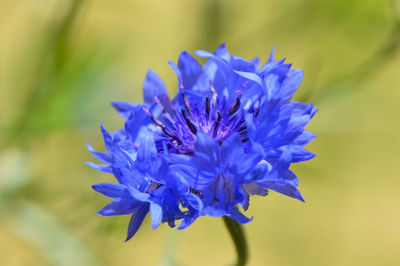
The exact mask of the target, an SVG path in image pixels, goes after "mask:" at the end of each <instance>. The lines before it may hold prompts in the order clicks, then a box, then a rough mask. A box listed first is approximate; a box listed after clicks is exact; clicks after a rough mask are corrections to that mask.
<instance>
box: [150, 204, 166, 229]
mask: <svg viewBox="0 0 400 266" xmlns="http://www.w3.org/2000/svg"><path fill="white" fill-rule="evenodd" d="M162 214H163V211H162V208H161V206H160V205H158V204H156V203H151V204H150V215H151V227H152V228H153V230H154V229H156V228H157V227H158V226H159V225H160V223H161V220H162Z"/></svg>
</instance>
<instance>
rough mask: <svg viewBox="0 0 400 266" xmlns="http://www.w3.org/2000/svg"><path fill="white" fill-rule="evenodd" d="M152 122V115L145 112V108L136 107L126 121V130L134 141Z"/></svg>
mask: <svg viewBox="0 0 400 266" xmlns="http://www.w3.org/2000/svg"><path fill="white" fill-rule="evenodd" d="M149 123H151V119H150V117H149V116H148V115H147V114H146V113H145V112H144V110H143V108H142V107H141V108H136V109H135V110H133V112H131V113H130V115H129V118H128V119H127V120H126V122H125V130H126V132H127V133H128V134H129V135H130V136H131V138H132V141H133V142H136V140H137V139H138V138H139V137H140V136H141V135H143V134H145V133H146V132H147V130H145V129H144V127H145V126H147V125H148V124H149Z"/></svg>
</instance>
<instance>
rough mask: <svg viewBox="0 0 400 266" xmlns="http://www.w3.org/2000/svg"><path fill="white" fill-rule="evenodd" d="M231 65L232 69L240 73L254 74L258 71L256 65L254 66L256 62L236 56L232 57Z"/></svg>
mask: <svg viewBox="0 0 400 266" xmlns="http://www.w3.org/2000/svg"><path fill="white" fill-rule="evenodd" d="M230 63H231V65H232V68H233V69H234V70H237V71H239V72H241V71H243V72H252V73H254V72H255V71H256V65H255V64H254V62H252V61H247V60H246V59H244V58H241V57H239V56H236V55H232V57H231V60H230Z"/></svg>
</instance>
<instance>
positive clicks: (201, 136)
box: [88, 44, 316, 240]
mask: <svg viewBox="0 0 400 266" xmlns="http://www.w3.org/2000/svg"><path fill="white" fill-rule="evenodd" d="M195 54H196V55H197V56H198V57H205V58H208V60H207V62H206V63H205V64H204V66H202V65H200V64H199V63H198V62H197V61H196V60H195V59H194V57H192V56H191V55H190V54H189V53H187V52H182V53H181V54H180V56H179V58H178V63H177V64H175V63H173V62H169V64H170V66H171V67H172V69H173V70H174V71H175V73H176V75H177V77H178V90H179V92H178V93H177V95H176V96H175V97H173V98H171V97H169V96H168V93H167V89H166V86H165V85H164V83H163V81H162V80H161V79H160V78H159V76H158V75H157V74H156V73H155V72H153V71H151V70H149V71H148V73H147V76H146V79H145V81H144V84H143V98H144V103H143V104H132V103H127V102H114V103H112V105H113V106H114V107H115V108H116V109H117V110H118V112H119V113H120V115H121V116H122V117H123V118H124V119H125V120H126V122H125V125H124V127H123V128H121V129H120V130H118V131H116V132H113V133H109V132H107V131H106V129H105V128H104V127H103V126H101V131H102V134H103V138H104V143H105V147H106V150H107V153H104V152H98V151H95V150H94V149H93V148H92V147H91V146H90V144H88V149H89V150H90V152H91V153H92V154H93V155H94V156H95V157H96V158H97V159H98V160H100V161H102V162H103V163H104V164H94V163H88V164H89V165H90V166H91V167H93V168H94V169H96V170H99V171H103V172H107V173H111V174H113V175H114V176H115V178H116V179H117V181H118V183H101V184H96V185H94V186H93V189H94V190H96V191H97V192H99V193H101V194H103V195H105V196H107V197H110V198H112V199H113V201H112V202H111V203H109V204H108V205H106V206H105V207H104V208H103V209H102V210H100V211H99V212H98V214H100V215H104V216H115V215H126V214H129V215H131V220H130V223H129V227H128V235H127V238H126V240H129V239H130V238H131V237H132V236H133V235H134V234H135V233H136V232H137V230H138V229H139V227H140V225H141V224H142V222H143V219H144V218H145V216H146V215H147V213H150V215H151V221H152V227H153V229H154V228H156V227H158V226H159V225H160V223H164V222H167V223H168V225H169V226H171V227H174V226H175V222H176V221H177V220H181V222H180V224H179V227H178V229H183V228H186V227H187V226H189V225H190V224H192V223H193V222H194V221H195V220H196V219H197V218H198V217H200V216H205V215H209V216H212V217H222V216H226V217H229V218H231V219H233V220H236V221H237V222H238V223H242V224H243V223H247V222H250V221H251V219H252V218H249V217H247V216H245V215H244V214H243V213H242V212H243V211H246V210H247V209H248V207H249V204H250V198H251V196H252V195H261V196H266V195H267V194H268V192H269V190H273V191H276V192H279V193H281V194H284V195H286V196H289V197H292V198H295V199H298V200H301V201H304V199H303V197H302V195H301V193H300V191H299V190H298V188H297V187H298V185H299V181H298V179H297V177H296V175H295V174H294V173H293V172H292V171H291V170H290V166H291V164H292V163H297V162H301V161H305V160H309V159H311V158H313V157H314V154H313V153H311V152H309V151H307V150H305V149H304V146H305V145H306V144H308V143H309V142H310V141H312V140H313V139H314V138H315V135H314V134H313V133H311V132H309V131H307V130H305V129H304V127H305V126H306V125H307V123H308V122H309V120H310V119H311V118H312V117H313V116H314V114H315V112H316V108H315V107H314V106H313V105H312V104H311V103H310V104H306V103H301V102H295V101H292V100H291V99H292V96H293V94H294V92H295V91H296V90H297V88H298V87H299V85H300V83H301V81H302V78H303V71H302V70H300V69H291V64H285V63H284V60H275V59H274V49H273V50H272V51H271V54H270V57H269V59H268V61H267V62H266V63H265V64H264V65H262V66H261V67H259V59H258V58H254V59H253V60H250V61H248V60H245V59H243V58H240V57H238V56H234V55H232V56H231V55H230V54H229V52H228V51H227V49H226V48H225V44H223V45H221V46H220V47H218V49H217V50H216V51H215V52H214V53H209V52H206V51H196V52H195Z"/></svg>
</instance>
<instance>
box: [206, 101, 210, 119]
mask: <svg viewBox="0 0 400 266" xmlns="http://www.w3.org/2000/svg"><path fill="white" fill-rule="evenodd" d="M206 114H207V116H209V115H210V99H209V98H208V96H206Z"/></svg>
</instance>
